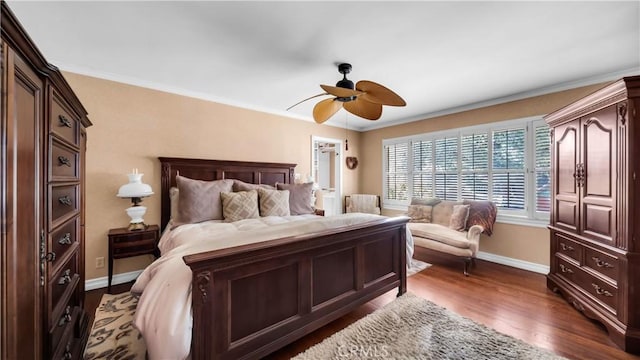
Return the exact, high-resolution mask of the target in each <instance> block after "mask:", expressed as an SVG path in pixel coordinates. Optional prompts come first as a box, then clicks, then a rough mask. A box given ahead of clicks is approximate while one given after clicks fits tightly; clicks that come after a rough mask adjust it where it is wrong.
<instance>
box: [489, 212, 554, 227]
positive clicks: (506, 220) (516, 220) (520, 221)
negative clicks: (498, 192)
mask: <svg viewBox="0 0 640 360" xmlns="http://www.w3.org/2000/svg"><path fill="white" fill-rule="evenodd" d="M496 222H499V223H501V224H510V225H522V226H531V227H538V228H544V229H546V228H547V226H549V220H546V219H544V220H543V219H530V218H525V217H519V216H504V215H503V216H500V214H498V217H497V218H496Z"/></svg>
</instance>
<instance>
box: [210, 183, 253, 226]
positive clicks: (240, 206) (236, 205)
mask: <svg viewBox="0 0 640 360" xmlns="http://www.w3.org/2000/svg"><path fill="white" fill-rule="evenodd" d="M220 196H221V197H222V214H223V216H224V221H228V222H234V221H238V220H244V219H255V218H258V217H260V215H259V213H258V192H257V191H256V190H250V191H239V192H223V193H221V194H220Z"/></svg>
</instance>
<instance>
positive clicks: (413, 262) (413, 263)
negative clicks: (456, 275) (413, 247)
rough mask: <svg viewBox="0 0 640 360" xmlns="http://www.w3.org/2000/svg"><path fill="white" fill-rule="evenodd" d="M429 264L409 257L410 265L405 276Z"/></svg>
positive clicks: (415, 272) (417, 271)
mask: <svg viewBox="0 0 640 360" xmlns="http://www.w3.org/2000/svg"><path fill="white" fill-rule="evenodd" d="M429 266H431V264H429V263H426V262H424V261H420V260H416V259H411V266H409V267H408V268H407V276H411V275H414V274H417V273H419V272H420V271H422V270H424V269H426V268H428V267H429Z"/></svg>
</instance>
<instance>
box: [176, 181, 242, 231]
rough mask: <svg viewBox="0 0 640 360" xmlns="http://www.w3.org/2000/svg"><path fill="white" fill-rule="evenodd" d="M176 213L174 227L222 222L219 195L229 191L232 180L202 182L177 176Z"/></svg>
mask: <svg viewBox="0 0 640 360" xmlns="http://www.w3.org/2000/svg"><path fill="white" fill-rule="evenodd" d="M176 183H177V184H178V192H179V193H180V196H179V200H178V211H177V219H176V225H179V224H193V223H199V222H202V221H207V220H222V219H223V217H222V203H221V201H220V193H221V192H228V191H231V187H232V186H233V180H215V181H202V180H194V179H189V178H186V177H184V176H179V175H178V176H177V177H176Z"/></svg>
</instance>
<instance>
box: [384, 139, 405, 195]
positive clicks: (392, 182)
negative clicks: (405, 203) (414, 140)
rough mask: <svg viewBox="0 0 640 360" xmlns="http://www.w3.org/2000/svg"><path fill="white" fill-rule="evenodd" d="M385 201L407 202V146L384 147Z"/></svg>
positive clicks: (393, 145)
mask: <svg viewBox="0 0 640 360" xmlns="http://www.w3.org/2000/svg"><path fill="white" fill-rule="evenodd" d="M384 157H385V168H384V170H385V176H386V179H385V194H384V195H385V200H407V199H408V196H409V195H408V178H409V163H408V160H409V144H408V143H398V144H392V145H385V147H384Z"/></svg>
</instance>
